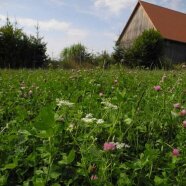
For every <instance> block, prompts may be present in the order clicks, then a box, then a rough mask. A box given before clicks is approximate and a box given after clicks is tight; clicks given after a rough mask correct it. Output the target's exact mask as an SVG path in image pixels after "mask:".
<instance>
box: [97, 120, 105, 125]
mask: <svg viewBox="0 0 186 186" xmlns="http://www.w3.org/2000/svg"><path fill="white" fill-rule="evenodd" d="M96 123H97V124H102V123H104V120H103V119H98V120H97V121H96Z"/></svg>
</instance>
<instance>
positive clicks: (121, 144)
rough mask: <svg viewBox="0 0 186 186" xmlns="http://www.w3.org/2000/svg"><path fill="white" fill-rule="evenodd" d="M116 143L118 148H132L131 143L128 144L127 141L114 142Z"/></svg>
mask: <svg viewBox="0 0 186 186" xmlns="http://www.w3.org/2000/svg"><path fill="white" fill-rule="evenodd" d="M114 144H115V145H116V148H117V149H122V148H130V146H129V145H127V144H126V143H119V142H116V143H114Z"/></svg>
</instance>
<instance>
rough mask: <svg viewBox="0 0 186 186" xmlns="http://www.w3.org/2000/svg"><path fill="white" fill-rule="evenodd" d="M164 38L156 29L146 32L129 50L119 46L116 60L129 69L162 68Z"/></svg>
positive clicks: (116, 51) (116, 50)
mask: <svg viewBox="0 0 186 186" xmlns="http://www.w3.org/2000/svg"><path fill="white" fill-rule="evenodd" d="M162 50H163V38H162V36H161V35H160V33H159V32H157V31H155V30H154V29H150V30H145V31H144V32H143V33H142V34H141V35H140V36H139V37H137V38H136V39H135V40H134V42H133V44H132V45H131V46H130V47H129V48H122V47H120V46H117V47H116V49H115V58H116V60H119V61H122V62H123V64H124V65H126V66H128V67H137V66H139V67H145V68H146V67H148V68H151V69H152V68H155V67H156V68H162V67H164V64H162Z"/></svg>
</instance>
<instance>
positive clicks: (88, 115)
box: [85, 113, 93, 118]
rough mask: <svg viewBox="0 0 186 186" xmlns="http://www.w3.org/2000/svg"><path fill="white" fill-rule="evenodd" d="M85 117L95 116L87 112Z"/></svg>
mask: <svg viewBox="0 0 186 186" xmlns="http://www.w3.org/2000/svg"><path fill="white" fill-rule="evenodd" d="M85 118H93V115H92V114H91V113H89V114H87V115H86V116H85Z"/></svg>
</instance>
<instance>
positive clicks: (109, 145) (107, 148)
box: [103, 142, 116, 151]
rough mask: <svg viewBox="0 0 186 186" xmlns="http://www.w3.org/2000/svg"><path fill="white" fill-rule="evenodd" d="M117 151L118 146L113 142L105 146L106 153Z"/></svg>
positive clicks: (106, 143)
mask: <svg viewBox="0 0 186 186" xmlns="http://www.w3.org/2000/svg"><path fill="white" fill-rule="evenodd" d="M115 149H116V145H115V143H113V142H105V143H104V145H103V150H104V151H113V150H115Z"/></svg>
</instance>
